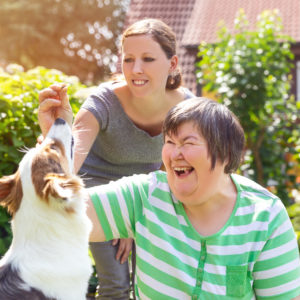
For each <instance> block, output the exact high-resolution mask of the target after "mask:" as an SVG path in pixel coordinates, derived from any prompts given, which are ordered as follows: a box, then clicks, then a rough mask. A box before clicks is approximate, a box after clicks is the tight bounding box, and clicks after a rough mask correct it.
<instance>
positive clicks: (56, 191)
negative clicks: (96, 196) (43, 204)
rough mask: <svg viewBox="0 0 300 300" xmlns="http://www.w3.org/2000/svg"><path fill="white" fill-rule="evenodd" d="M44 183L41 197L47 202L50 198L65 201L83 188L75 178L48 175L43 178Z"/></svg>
mask: <svg viewBox="0 0 300 300" xmlns="http://www.w3.org/2000/svg"><path fill="white" fill-rule="evenodd" d="M45 182H46V184H45V186H44V189H43V196H44V198H45V199H46V200H47V201H49V197H50V196H52V197H53V198H56V199H62V200H67V199H68V198H70V197H72V196H73V195H74V194H76V192H78V191H79V189H80V188H81V187H83V183H82V181H81V180H80V179H79V178H77V177H75V176H71V177H70V176H66V175H59V174H48V175H47V176H46V177H45Z"/></svg>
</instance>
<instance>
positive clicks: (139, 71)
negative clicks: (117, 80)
mask: <svg viewBox="0 0 300 300" xmlns="http://www.w3.org/2000/svg"><path fill="white" fill-rule="evenodd" d="M132 71H133V73H135V74H142V73H143V66H142V62H141V60H139V59H136V60H135V62H134V65H133V69H132Z"/></svg>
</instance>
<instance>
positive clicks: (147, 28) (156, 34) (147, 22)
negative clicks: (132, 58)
mask: <svg viewBox="0 0 300 300" xmlns="http://www.w3.org/2000/svg"><path fill="white" fill-rule="evenodd" d="M137 35H149V36H151V37H152V38H153V40H154V41H156V42H157V43H158V44H159V45H160V47H161V49H162V50H163V51H164V53H165V54H166V57H167V58H168V59H171V58H172V57H173V56H174V55H176V47H177V46H176V36H175V33H174V31H173V30H172V29H171V27H169V26H168V25H167V24H166V23H164V22H163V21H161V20H158V19H143V20H140V21H137V22H135V23H133V24H132V25H130V26H129V27H128V28H127V29H126V30H125V31H124V32H123V35H122V40H121V45H123V43H124V40H125V39H126V38H127V37H130V36H137ZM181 80H182V77H181V72H180V70H179V68H177V69H176V70H174V72H173V73H172V74H171V75H169V77H168V79H167V84H166V88H167V89H170V90H174V89H177V88H178V87H179V86H180V85H181Z"/></svg>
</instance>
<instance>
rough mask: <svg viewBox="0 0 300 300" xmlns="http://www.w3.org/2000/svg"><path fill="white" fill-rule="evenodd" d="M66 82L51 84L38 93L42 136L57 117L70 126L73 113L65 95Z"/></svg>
mask: <svg viewBox="0 0 300 300" xmlns="http://www.w3.org/2000/svg"><path fill="white" fill-rule="evenodd" d="M67 90H68V87H67V85H66V84H63V83H60V84H53V85H51V86H50V87H48V88H46V89H43V90H42V91H40V93H39V103H40V105H39V110H38V120H39V124H40V128H41V131H42V134H43V136H46V135H47V133H48V131H49V129H50V127H51V126H52V124H53V123H54V121H55V120H56V119H57V118H62V119H64V120H65V121H66V122H67V123H68V124H69V125H70V127H71V126H72V119H73V113H72V108H71V105H70V103H69V97H68V95H67Z"/></svg>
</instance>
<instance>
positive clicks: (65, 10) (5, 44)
mask: <svg viewBox="0 0 300 300" xmlns="http://www.w3.org/2000/svg"><path fill="white" fill-rule="evenodd" d="M2 2H3V3H1V6H0V40H1V43H0V57H1V58H2V60H3V61H4V63H18V64H20V65H22V66H24V67H25V68H26V69H27V70H28V69H31V68H33V67H35V66H39V65H40V66H44V67H47V68H56V69H59V70H61V71H63V72H64V73H66V74H68V75H77V76H78V77H79V78H80V79H81V81H84V82H87V81H88V80H90V81H93V82H96V81H98V80H100V79H105V77H107V76H110V74H111V73H112V72H115V69H116V61H117V43H118V37H119V35H120V33H121V31H122V28H123V19H124V16H125V11H126V9H127V6H128V4H129V0H125V1H124V0H31V1H27V0H6V1H2Z"/></svg>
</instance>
